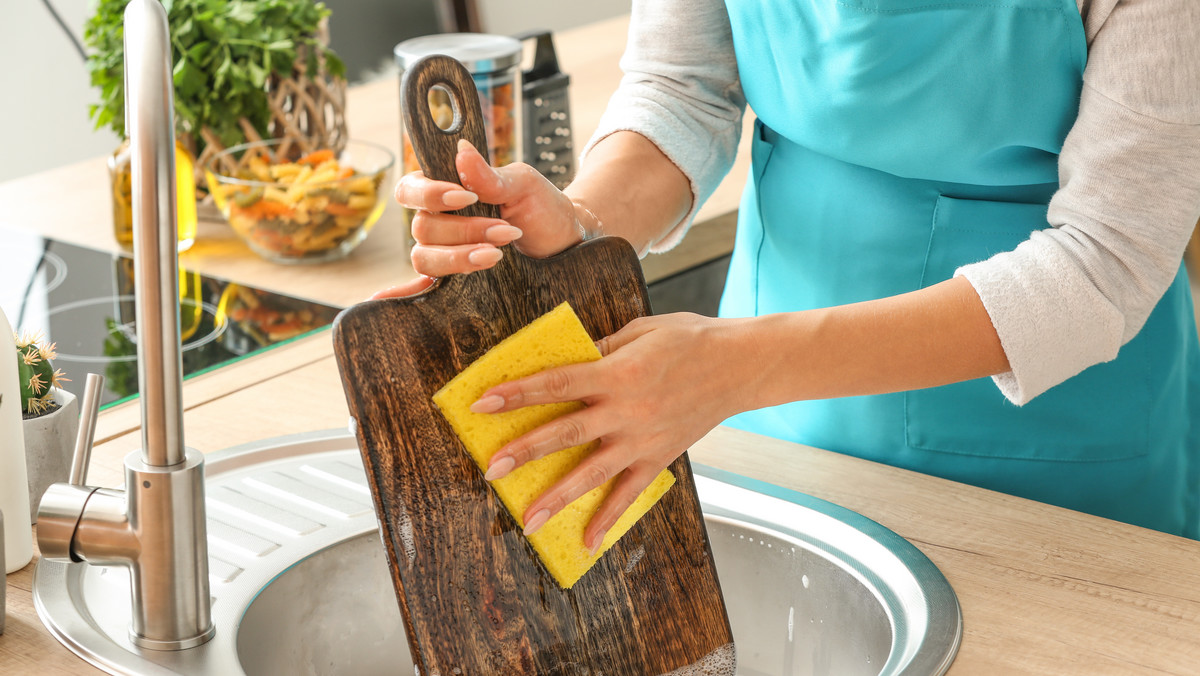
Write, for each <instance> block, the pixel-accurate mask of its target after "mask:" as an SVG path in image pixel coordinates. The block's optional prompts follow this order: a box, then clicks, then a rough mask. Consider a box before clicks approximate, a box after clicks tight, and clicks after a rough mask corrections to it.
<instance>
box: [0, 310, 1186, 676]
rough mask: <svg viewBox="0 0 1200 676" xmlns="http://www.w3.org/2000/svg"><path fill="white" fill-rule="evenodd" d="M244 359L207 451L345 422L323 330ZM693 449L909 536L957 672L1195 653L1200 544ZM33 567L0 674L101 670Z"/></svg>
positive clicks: (851, 474)
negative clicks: (75, 643)
mask: <svg viewBox="0 0 1200 676" xmlns="http://www.w3.org/2000/svg"><path fill="white" fill-rule="evenodd" d="M244 366H245V367H244V368H242V367H239V368H234V369H220V370H217V371H214V372H211V373H208V374H205V375H202V376H199V377H197V378H194V379H191V380H189V381H188V383H187V385H186V386H185V388H184V400H185V407H186V410H187V412H186V430H185V433H186V435H187V440H188V445H189V446H192V447H195V448H198V449H200V450H201V451H205V452H209V451H215V450H219V449H222V448H227V447H229V446H232V445H235V444H240V443H246V442H249V441H254V440H259V439H262V438H265V437H270V436H273V435H281V434H291V433H297V432H305V431H312V430H319V429H329V428H337V427H342V426H344V424H345V422H346V420H347V417H348V413H347V410H346V407H345V402H344V400H343V398H342V394H341V386H340V383H339V380H338V375H337V367H336V364H335V362H334V359H333V357H332V349H331V345H330V339H329V333H328V331H323V332H321V333H319V334H317V335H315V336H313V337H311V338H307V339H305V340H303V341H300V342H297V343H293V344H291V345H288V346H286V347H282V348H279V349H277V350H274V351H271V352H268V353H265V354H263V355H261V356H259V357H255V358H253V360H252V361H250V362H249V363H246V364H245V365H244ZM249 371H253V373H254V377H253V378H248V377H247V372H249ZM137 415H138V414H137V409H136V406H133V405H130V404H125V405H122V406H121V407H118V408H116V409H113V410H110V411H107V412H106V413H105V415H104V416H103V420H104V426H103V428H102V429H101V431H100V432H99V433H98V440H99V443H98V446H97V449H96V452H95V455H94V457H93V465H92V467H93V469H92V480H93V481H94V482H96V483H100V484H102V485H108V486H119V485H120V483H121V480H122V479H121V469H120V468H121V459H122V458H123V457H124V456H125V455H126V454H127V453H129V452H132V451H134V450H136V449H137V445H138V443H139V438H138V435H137V434H136V426H137ZM690 453H691V458H692V461H693V462H699V463H704V464H708V465H712V466H716V467H720V468H722V469H726V470H729V471H733V472H736V473H739V474H742V475H745V476H749V477H752V478H755V479H759V480H762V481H767V482H770V483H773V484H777V485H780V486H783V487H786V488H790V489H793V490H797V491H801V492H803V493H807V494H809V495H813V496H816V497H819V498H822V499H825V500H829V501H831V502H834V503H836V504H839V505H842V506H844V507H847V508H849V509H852V510H854V511H857V512H859V513H861V514H863V515H865V516H867V517H869V518H871V519H873V520H875V521H877V522H879V523H881V524H883V525H884V526H886V527H888V528H890V529H892V530H894V531H896V532H897V533H899V534H900V535H902V536H904V537H905V538H907V539H908V540H909V541H910V542H912V543H913V544H914V545H916V546H917V547H918V548H919V549H920V550H921V551H923V552H924V553H925V554H926V555H927V556H928V557H929V558H930V559H931V560H932V561H933V562H934V563H935V564H936V565H937V566H938V567H939V568H940V569H941V570H942V572H943V573H944V574H945V575H946V578H947V579H948V580H949V581H950V584H951V585H952V586H953V587H954V590H955V592H956V593H957V594H958V598H959V602H960V604H961V606H962V610H963V622H964V636H963V642H962V647H961V649H960V650H959V653H958V657H957V659H956V660H955V662H954V664H953V666H952V668H951V670H950V674H952V676H971V675H975V674H979V675H987V676H992V675H995V674H1006V675H1012V674H1030V675H1034V674H1037V675H1040V676H1045V675H1053V674H1072V675H1074V674H1080V675H1086V676H1094V675H1097V674H1157V675H1161V674H1178V675H1180V676H1183V675H1190V674H1195V673H1196V668H1197V667H1196V665H1198V664H1200V565H1197V562H1198V561H1200V542H1195V541H1191V540H1186V539H1183V538H1178V537H1173V536H1170V535H1164V534H1162V533H1157V532H1154V531H1149V530H1145V529H1141V528H1137V527H1134V526H1129V525H1125V524H1120V523H1116V522H1113V521H1108V520H1105V519H1101V518H1098V517H1094V516H1089V515H1085V514H1080V513H1076V512H1071V511H1067V510H1064V509H1059V508H1056V507H1049V506H1046V505H1042V504H1039V503H1035V502H1031V501H1028V500H1023V499H1020V498H1014V497H1011V496H1006V495H1001V494H998V493H993V492H990V491H986V490H982V489H978V488H974V487H970V486H965V485H962V484H957V483H953V482H950V481H945V480H942V479H937V478H933V477H929V476H924V475H920V474H915V473H912V472H908V471H905V470H900V469H896V468H893V467H887V466H884V465H878V464H875V463H871V462H867V461H864V460H858V459H855V458H849V457H846V456H842V455H839V454H835V453H830V452H827V451H821V450H817V449H814V448H809V447H806V446H800V445H796V444H791V443H788V442H783V441H778V440H774V439H769V438H766V437H759V436H756V435H752V434H747V433H744V432H739V431H736V430H731V429H726V428H719V429H717V430H714V431H713V432H712V433H710V434H709V435H708V436H707V437H705V438H704V439H702V440H701V441H700V442H698V443H697V444H696V445H695V446H694V447H693V448H692V449H691V451H690ZM32 570H33V566H29V567H27V568H25V569H24V570H22V571H19V572H17V573H14V574H12V575H10V576H9V578H8V605H9V611H8V627H7V630H6V632H5V634H4V635H3V636H0V673H5V674H90V673H98V672H97V671H96V670H94V669H93V668H92V667H90V666H89V665H87V664H86V663H84V662H83V661H82V660H80V659H79V658H77V657H75V656H74V655H72V654H71V653H69V652H68V651H67V650H66V649H65V648H63V647H61V646H60V645H59V644H58V643H57V642H56V641H55V640H54V639H53V638H52V637H51V636H50V635H49V633H48V632H47V631H46V629H45V628H44V627H43V626H42V624H41V623H40V621H39V620H38V619H37V617H36V614H35V612H34V609H33V607H32V600H31V596H30V587H31V583H32Z"/></svg>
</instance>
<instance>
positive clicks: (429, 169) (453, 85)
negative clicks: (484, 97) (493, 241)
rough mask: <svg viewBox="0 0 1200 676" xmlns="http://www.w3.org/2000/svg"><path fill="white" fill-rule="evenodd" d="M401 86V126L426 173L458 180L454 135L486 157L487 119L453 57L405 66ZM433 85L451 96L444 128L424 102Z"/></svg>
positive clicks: (480, 211) (472, 212) (475, 208)
mask: <svg viewBox="0 0 1200 676" xmlns="http://www.w3.org/2000/svg"><path fill="white" fill-rule="evenodd" d="M400 88H401V92H403V96H402V98H403V108H404V111H403V114H404V127H405V129H406V130H408V137H409V140H410V141H411V143H412V148H413V153H414V154H415V155H416V157H417V163H418V164H419V165H420V166H421V171H422V172H424V173H425V175H426V176H427V177H429V178H432V179H434V180H437V181H449V182H451V183H458V182H459V178H458V168H457V167H456V166H455V163H454V158H455V156H456V155H457V154H458V141H459V139H466V140H467V141H470V143H471V145H473V146H475V148H476V149H478V150H479V153H480V154H481V155H483V159H485V160H489V157H488V142H487V122H486V121H485V120H484V118H483V111H482V110H481V108H480V105H479V92H478V91H477V90H476V89H475V80H474V79H472V78H471V73H470V72H469V71H468V70H467V69H466V67H465V66H463V65H462V64H461V63H459V61H458V60H457V59H454V58H452V57H449V56H444V55H442V54H431V55H429V56H425V57H422V58H421V59H420V60H418V61H417V62H416V63H414V64H413V65H412V66H411V67H410V68H409V69H408V70H407V71H405V73H404V79H403V80H402V81H401V84H400ZM435 89H441V90H442V91H444V92H445V93H446V94H448V95H449V97H450V105H451V108H452V109H453V111H454V119H453V121H452V122H451V124H450V127H449V128H448V129H442V128H441V127H439V126H438V125H437V122H436V121H435V120H434V118H433V111H432V109H431V108H430V106H429V97H430V94H431V92H432V91H433V90H435ZM489 161H490V160H489ZM455 213H457V214H459V215H461V216H486V217H488V218H499V217H500V207H498V206H497V205H495V204H485V203H483V202H476V203H475V204H472V205H470V206H468V207H466V208H464V209H460V210H458V211H457V212H455Z"/></svg>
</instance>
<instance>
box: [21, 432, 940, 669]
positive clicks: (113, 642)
mask: <svg viewBox="0 0 1200 676" xmlns="http://www.w3.org/2000/svg"><path fill="white" fill-rule="evenodd" d="M694 470H695V473H696V485H697V489H698V492H699V495H700V501H701V506H702V508H703V510H704V513H705V522H706V525H707V529H708V534H709V538H710V539H711V543H712V549H713V555H714V556H715V557H716V561H717V569H718V572H719V575H720V578H721V586H722V589H723V591H724V594H725V599H726V605H727V607H728V609H729V613H730V622H731V623H732V626H733V632H734V638H735V641H736V644H737V653H738V673H739V674H742V675H745V676H760V675H770V676H777V675H778V676H785V675H792V674H797V675H798V674H833V675H836V676H854V675H856V674H870V675H876V674H906V675H915V674H922V675H924V674H941V673H943V672H944V671H946V669H947V668H949V665H950V662H951V660H953V658H954V655H955V653H956V651H957V649H958V644H959V640H960V638H961V634H962V620H961V614H960V611H959V606H958V601H957V598H956V597H955V595H954V592H953V590H952V589H951V588H950V586H949V584H948V583H947V582H946V580H945V578H944V577H943V576H942V575H941V573H940V572H939V571H938V570H937V568H935V567H934V565H933V564H932V563H931V562H930V561H929V560H928V559H927V558H926V557H925V556H924V555H922V554H921V553H920V552H919V551H918V550H917V549H916V548H914V547H913V546H912V545H911V544H909V543H908V542H907V541H906V540H904V539H903V538H901V537H900V536H898V535H896V534H895V533H893V532H892V531H890V530H887V529H885V528H883V527H882V526H880V525H879V524H876V523H875V522H873V521H870V520H868V519H866V518H864V517H862V516H861V515H859V514H856V513H854V512H850V511H848V510H845V509H842V508H840V507H837V506H836V505H832V504H830V503H827V502H824V501H821V500H817V499H814V498H811V497H808V496H805V495H802V494H799V493H795V492H792V491H787V490H784V489H780V488H778V487H774V486H770V485H767V484H763V483H761V482H755V481H752V480H749V479H746V478H744V477H738V476H735V475H732V474H728V473H725V472H721V471H719V470H715V469H712V468H707V467H702V466H696V467H694ZM207 472H208V481H207V500H208V541H209V559H210V582H211V589H212V595H213V604H212V619H213V623H214V624H215V626H216V628H217V632H216V636H215V637H214V638H213V639H212V640H211V641H209V642H208V643H206V644H204V645H201V646H199V647H196V648H192V649H189V650H181V651H173V652H171V651H154V650H145V649H142V648H138V647H136V646H134V644H133V643H132V642H131V641H130V638H129V635H128V632H129V629H128V627H129V621H130V611H129V584H128V574H127V572H126V571H125V570H124V569H122V568H117V567H98V566H86V565H84V564H75V563H55V562H50V561H41V562H39V564H38V568H37V573H36V577H35V580H34V599H35V602H36V604H37V609H38V613H39V615H40V616H41V618H42V620H43V622H45V623H46V626H47V627H49V628H50V630H51V631H52V632H53V633H54V635H55V636H56V637H57V638H58V639H59V640H60V641H62V642H63V643H64V644H65V645H66V646H67V647H69V648H70V649H71V650H73V651H74V652H76V653H77V654H79V655H80V656H81V657H83V658H84V659H86V660H87V661H88V662H91V663H92V664H94V665H96V666H97V667H99V668H101V669H103V670H105V671H108V672H110V673H114V674H138V675H143V674H144V675H154V674H174V673H179V674H188V675H199V674H220V675H221V676H227V675H231V674H247V676H258V675H260V674H272V675H274V674H353V675H355V676H369V675H371V674H397V673H408V669H409V667H408V666H407V665H409V664H411V661H410V660H409V655H408V646H407V640H406V638H405V635H404V628H403V623H402V621H401V618H400V612H399V610H398V608H397V606H396V602H395V598H394V595H393V591H392V586H391V580H390V578H389V576H388V571H387V563H386V559H385V556H384V551H383V546H382V544H381V543H380V540H379V533H378V528H377V524H376V521H375V514H374V511H373V507H372V504H371V498H370V494H369V490H368V488H367V483H366V478H365V476H364V474H363V471H362V466H361V463H360V461H359V456H358V451H357V449H356V448H355V444H354V439H353V438H352V437H351V436H349V435H348V434H347V433H345V432H342V431H332V432H324V433H318V434H307V435H299V436H294V437H286V438H280V439H273V440H267V441H263V442H259V443H255V444H252V445H248V446H243V447H238V448H234V449H229V450H227V451H222V452H218V453H213V454H210V455H209V456H208V461H207ZM631 565H636V562H632V563H631Z"/></svg>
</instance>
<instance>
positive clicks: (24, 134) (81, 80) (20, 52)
mask: <svg viewBox="0 0 1200 676" xmlns="http://www.w3.org/2000/svg"><path fill="white" fill-rule="evenodd" d="M2 1H3V5H4V8H5V15H6V18H5V21H3V22H2V26H3V27H2V28H0V63H3V64H5V67H4V68H2V69H0V102H3V105H0V130H2V131H0V181H7V180H10V179H13V178H17V177H19V176H25V175H27V174H33V173H37V172H40V171H44V170H46V169H52V168H54V167H58V166H62V165H64V164H71V163H74V162H78V161H80V160H84V159H87V158H90V157H97V156H100V155H107V154H109V153H111V152H112V151H113V149H114V148H116V147H117V145H118V143H119V140H118V139H117V138H116V136H115V135H113V134H112V132H110V131H107V130H103V131H94V130H93V125H92V121H91V119H90V118H89V117H88V106H89V105H90V104H91V103H93V102H94V101H95V100H96V98H97V97H96V95H95V94H94V93H93V90H92V88H91V86H90V85H89V84H88V75H87V71H86V69H85V68H84V64H83V62H82V60H81V59H80V56H79V54H78V52H77V51H76V50H75V48H74V47H73V46H72V45H71V43H70V41H69V38H68V37H67V36H66V35H65V34H64V33H63V30H62V29H61V28H60V27H59V26H58V25H57V24H56V23H55V20H54V18H53V16H52V15H51V13H50V11H49V10H48V9H47V7H46V5H45V4H44V2H43V0H2ZM92 2H93V0H50V4H52V5H53V6H54V8H55V10H57V12H58V14H59V16H61V17H62V20H63V22H64V23H65V24H66V26H67V28H68V29H69V30H70V31H71V32H72V33H73V34H74V35H75V36H76V38H77V39H79V40H80V41H82V37H83V24H84V21H85V20H86V18H87V17H88V16H89V15H90V13H91V5H92ZM629 3H630V0H588V2H574V1H572V0H566V1H564V0H474V1H473V2H464V0H444V1H443V2H434V1H430V0H326V1H325V5H326V6H327V7H329V8H330V10H332V12H333V14H332V16H331V17H330V24H329V31H330V43H331V46H332V47H333V49H334V50H335V51H336V52H337V53H338V55H339V56H341V57H342V59H343V60H344V61H345V62H346V68H347V77H348V79H349V80H350V84H352V85H353V84H355V83H357V82H362V81H365V80H367V79H372V78H378V77H396V70H395V67H394V65H393V63H392V48H393V47H394V46H396V44H397V43H399V42H402V41H404V40H407V39H408V38H412V37H416V36H419V35H428V34H430V33H438V32H447V30H453V29H455V28H462V27H464V26H467V24H468V23H469V25H470V26H473V27H477V28H478V29H479V30H481V31H482V32H487V33H498V34H502V35H512V34H515V33H520V32H523V31H527V30H532V29H549V30H552V31H558V30H561V29H564V28H570V27H572V26H578V25H580V24H584V23H588V22H591V21H596V20H598V19H603V18H607V17H611V16H615V15H617V14H622V13H627V12H628V11H629ZM464 22H467V23H464Z"/></svg>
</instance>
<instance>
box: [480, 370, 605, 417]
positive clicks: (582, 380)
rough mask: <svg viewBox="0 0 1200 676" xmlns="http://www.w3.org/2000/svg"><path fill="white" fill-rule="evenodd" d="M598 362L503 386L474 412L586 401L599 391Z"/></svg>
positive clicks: (489, 393)
mask: <svg viewBox="0 0 1200 676" xmlns="http://www.w3.org/2000/svg"><path fill="white" fill-rule="evenodd" d="M596 364H597V362H586V363H582V364H568V365H566V366H557V367H555V368H551V369H546V370H545V371H541V372H539V373H535V374H534V375H531V376H526V377H524V378H519V379H517V380H510V381H508V382H507V383H501V384H499V385H497V386H495V387H493V388H491V389H489V390H488V391H486V392H484V393H483V395H482V396H480V397H479V399H478V400H477V401H476V402H475V403H473V404H471V407H470V410H471V412H472V413H502V412H504V411H512V410H515V409H518V408H523V407H525V406H533V405H535V404H557V403H561V402H564V401H584V400H586V399H587V398H588V397H590V396H591V395H593V394H595V393H596V392H598V391H600V389H599V387H598V384H597V372H596V368H595V367H596Z"/></svg>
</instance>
